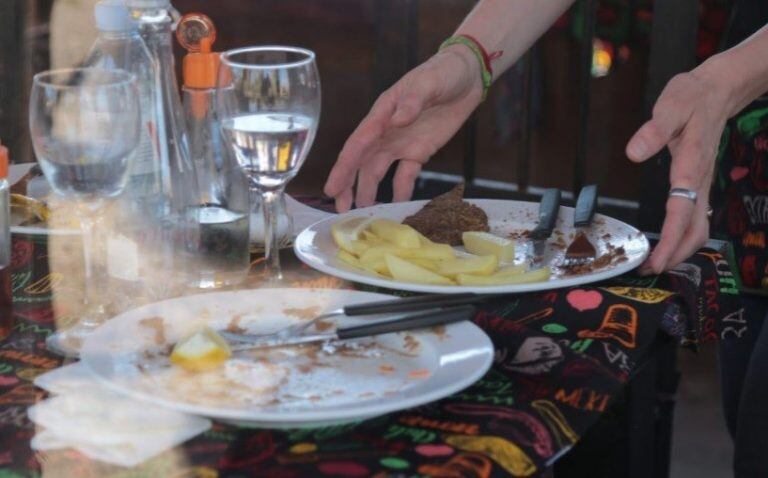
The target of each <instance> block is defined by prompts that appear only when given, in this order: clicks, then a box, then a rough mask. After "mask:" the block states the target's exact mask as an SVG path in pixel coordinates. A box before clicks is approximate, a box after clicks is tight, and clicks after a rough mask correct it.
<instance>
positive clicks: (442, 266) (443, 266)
mask: <svg viewBox="0 0 768 478" xmlns="http://www.w3.org/2000/svg"><path fill="white" fill-rule="evenodd" d="M498 265H499V260H498V259H497V258H496V256H493V255H488V256H477V257H469V258H457V259H450V260H447V261H441V262H439V263H438V269H437V272H438V274H441V275H444V276H448V277H455V276H457V275H459V274H475V275H480V276H487V275H490V274H493V272H494V271H495V270H496V267H498Z"/></svg>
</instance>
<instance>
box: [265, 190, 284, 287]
mask: <svg viewBox="0 0 768 478" xmlns="http://www.w3.org/2000/svg"><path fill="white" fill-rule="evenodd" d="M282 194H283V191H282V189H272V190H268V191H262V193H261V198H262V206H263V207H262V211H263V212H264V259H265V262H266V271H267V277H269V278H270V279H272V280H278V281H279V280H282V279H283V272H282V270H281V269H280V234H279V231H278V229H277V216H278V211H279V209H278V208H279V205H280V196H281V195H282Z"/></svg>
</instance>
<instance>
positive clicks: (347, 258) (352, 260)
mask: <svg viewBox="0 0 768 478" xmlns="http://www.w3.org/2000/svg"><path fill="white" fill-rule="evenodd" d="M336 257H338V258H339V260H341V261H342V262H346V263H347V264H349V265H351V266H355V267H360V261H359V260H358V259H357V257H355V256H354V255H352V254H350V253H349V252H347V251H345V250H344V249H339V252H337V253H336Z"/></svg>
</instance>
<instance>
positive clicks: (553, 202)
mask: <svg viewBox="0 0 768 478" xmlns="http://www.w3.org/2000/svg"><path fill="white" fill-rule="evenodd" d="M561 200H562V193H561V192H560V190H559V189H557V188H550V189H547V190H546V191H544V194H543V195H542V196H541V202H540V203H539V223H538V224H537V225H536V228H535V229H534V230H533V231H531V233H530V234H529V235H528V237H529V239H530V242H529V243H528V244H529V256H530V257H531V268H532V269H538V268H540V267H543V266H544V265H545V258H544V255H545V253H546V251H547V239H549V236H551V235H552V231H553V230H554V229H555V222H556V221H557V215H558V212H559V211H560V202H561Z"/></svg>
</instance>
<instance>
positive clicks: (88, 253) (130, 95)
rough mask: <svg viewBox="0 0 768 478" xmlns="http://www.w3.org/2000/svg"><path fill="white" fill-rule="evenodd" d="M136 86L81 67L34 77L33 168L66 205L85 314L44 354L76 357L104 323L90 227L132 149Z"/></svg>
mask: <svg viewBox="0 0 768 478" xmlns="http://www.w3.org/2000/svg"><path fill="white" fill-rule="evenodd" d="M139 117H140V115H139V101H138V93H137V90H136V80H135V78H134V76H133V75H131V74H130V73H127V72H125V71H122V70H101V69H95V68H80V69H77V68H76V69H68V70H57V71H49V72H43V73H39V74H37V75H35V77H34V80H33V86H32V94H31V98H30V102H29V123H30V131H31V135H32V143H33V145H34V149H35V154H36V155H37V159H38V162H39V164H40V166H41V168H42V170H43V173H44V174H45V177H46V178H47V179H48V182H49V183H50V184H51V186H52V188H53V190H54V191H55V192H56V193H58V194H59V195H61V196H64V197H66V198H70V199H73V200H74V201H75V203H76V206H77V217H78V219H79V220H80V224H81V228H82V237H83V248H84V251H83V252H84V258H85V302H86V310H85V313H84V314H83V315H82V316H81V317H80V320H79V321H78V323H77V324H76V325H75V326H73V327H71V328H68V329H66V330H63V331H59V332H57V333H55V334H53V335H51V336H50V337H49V339H48V346H49V348H50V349H53V350H54V351H57V352H59V353H62V354H65V355H75V354H76V353H77V351H78V350H79V348H80V346H81V345H82V341H83V339H84V338H85V337H86V336H87V335H88V334H89V333H90V332H91V331H92V330H93V329H95V328H96V327H97V326H98V325H100V324H101V323H102V322H103V321H104V320H105V319H106V315H105V314H106V311H105V308H104V303H103V297H101V294H100V290H101V284H100V282H101V281H100V279H99V278H98V277H95V270H96V267H95V261H96V260H99V259H102V258H95V257H94V254H95V252H96V251H97V250H99V248H98V246H97V244H96V240H95V233H96V231H95V225H96V222H97V219H98V217H99V213H100V211H101V209H102V207H103V204H104V199H105V198H109V197H113V196H117V195H118V194H120V193H121V192H122V190H123V188H124V187H125V184H126V181H127V179H128V166H129V165H128V157H129V155H130V153H131V152H132V151H133V150H134V149H135V148H136V146H137V145H138V142H139V128H140V120H139Z"/></svg>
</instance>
